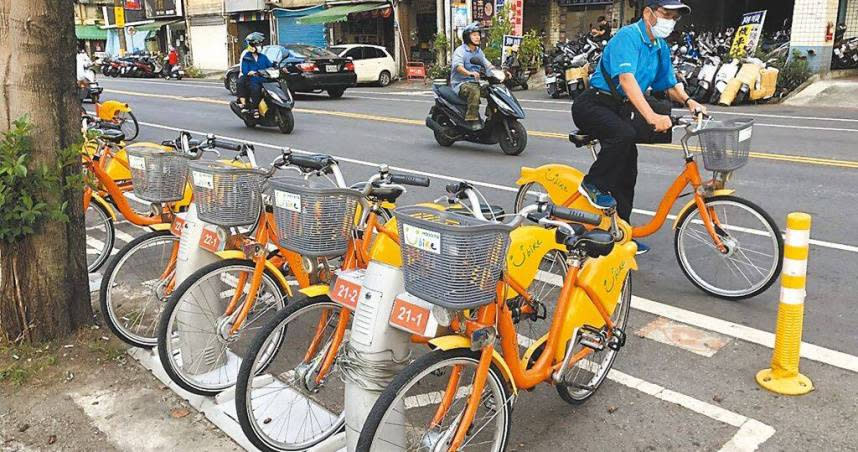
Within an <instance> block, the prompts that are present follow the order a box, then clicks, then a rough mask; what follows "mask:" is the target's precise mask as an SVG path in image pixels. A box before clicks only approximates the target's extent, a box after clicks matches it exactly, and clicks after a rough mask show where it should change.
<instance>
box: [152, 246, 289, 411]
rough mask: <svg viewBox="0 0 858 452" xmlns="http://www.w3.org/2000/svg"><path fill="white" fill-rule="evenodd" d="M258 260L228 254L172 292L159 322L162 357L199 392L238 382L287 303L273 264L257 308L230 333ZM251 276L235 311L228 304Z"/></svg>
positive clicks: (177, 377) (211, 391)
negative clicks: (253, 347)
mask: <svg viewBox="0 0 858 452" xmlns="http://www.w3.org/2000/svg"><path fill="white" fill-rule="evenodd" d="M253 272H254V263H253V261H249V260H244V259H225V260H222V261H220V262H215V263H213V264H210V265H207V266H205V267H203V268H201V269H199V270H197V271H196V272H194V273H193V274H192V275H191V276H189V277H188V278H187V279H185V281H183V282H182V284H181V285H179V287H178V288H177V289H176V290H175V292H173V294H172V295H171V296H170V300H169V301H168V302H167V306H166V308H165V309H164V312H163V313H162V314H161V319H160V321H159V322H158V333H157V334H158V357H159V358H160V360H161V365H163V366H164V370H165V371H166V372H167V375H169V376H170V378H171V379H172V380H173V381H174V382H175V383H176V384H177V385H179V386H180V387H182V388H183V389H185V390H187V391H190V392H192V393H194V394H199V395H208V396H212V395H216V394H217V393H219V392H221V391H223V390H224V389H227V388H229V387H231V386H233V385H234V384H235V382H236V379H237V378H238V368H239V366H240V365H241V359H240V358H239V357H240V356H244V354H245V352H246V351H247V349H248V347H249V346H250V344H251V342H252V341H253V339H254V338H255V337H256V335H257V334H258V333H259V331H260V330H261V328H262V326H263V325H264V324H265V323H266V322H267V321H268V320H269V319H271V318H272V317H273V316H274V315H275V313H276V312H277V311H279V310H280V309H283V307H284V306H285V304H286V300H285V298H286V297H285V296H284V295H283V293H282V292H281V288H280V286H279V285H278V283H277V279H276V278H275V277H274V275H273V274H271V273H270V272H269V271H268V270H267V269H266V270H265V273H264V274H263V275H262V282H261V284H260V287H259V291H258V293H257V295H256V299H255V300H254V302H253V303H254V304H253V307H252V308H251V309H250V312H249V313H248V315H247V318H246V319H245V320H244V322H243V323H242V325H241V328H239V330H238V331H237V332H236V333H235V334H230V329H231V327H232V325H233V323H234V320H235V315H237V312H239V311H240V310H241V308H242V307H243V306H244V304H245V303H246V302H247V295H248V292H249V290H250V281H251V279H252V277H253ZM241 281H246V282H245V283H244V284H243V285H242V289H241V292H239V293H240V295H239V298H238V303H237V305H236V308H235V311H234V313H233V315H230V316H227V315H226V314H225V313H226V308H227V306H228V305H229V303H230V301H231V300H232V298H233V295H234V294H235V293H236V290H238V287H239V285H240V284H241V283H240V282H241Z"/></svg>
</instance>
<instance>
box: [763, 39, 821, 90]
mask: <svg viewBox="0 0 858 452" xmlns="http://www.w3.org/2000/svg"><path fill="white" fill-rule="evenodd" d="M772 66H774V67H776V68H778V69H779V70H780V73H779V74H778V90H779V91H780V92H781V93H783V94H789V93H791V92H792V91H793V90H795V89H796V88H798V87H799V86H801V84H802V83H804V82H806V81H807V79H809V78H810V76H811V75H813V72H811V70H810V68H809V67H808V64H807V58H803V57H802V56H801V53H799V51H798V50H793V52H792V57H791V58H789V59H788V60H786V61H784V59H783V58H781V59H779V60H778V61H776V62H774V63H773V64H772Z"/></svg>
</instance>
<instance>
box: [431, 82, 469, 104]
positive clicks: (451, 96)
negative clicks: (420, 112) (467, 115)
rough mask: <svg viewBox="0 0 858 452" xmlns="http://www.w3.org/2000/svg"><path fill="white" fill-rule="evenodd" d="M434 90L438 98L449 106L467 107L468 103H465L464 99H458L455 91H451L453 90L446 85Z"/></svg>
mask: <svg viewBox="0 0 858 452" xmlns="http://www.w3.org/2000/svg"><path fill="white" fill-rule="evenodd" d="M435 89H436V92H437V93H438V95H439V96H441V97H442V98H443V99H444V100H446V101H447V102H450V103H451V104H454V105H468V103H467V102H465V99H462V98H461V97H459V95H458V94H456V92H455V91H453V88H450V87H449V86H447V85H442V86H438V87H437V88H435Z"/></svg>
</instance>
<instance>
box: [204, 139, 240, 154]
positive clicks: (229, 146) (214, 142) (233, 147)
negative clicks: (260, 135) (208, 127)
mask: <svg viewBox="0 0 858 452" xmlns="http://www.w3.org/2000/svg"><path fill="white" fill-rule="evenodd" d="M209 144H210V146H211V147H213V148H221V149H226V150H228V151H235V152H241V150H242V149H244V146H245V145H243V144H239V143H233V142H231V141H223V140H220V139H218V138H215V137H211V138H210V139H209Z"/></svg>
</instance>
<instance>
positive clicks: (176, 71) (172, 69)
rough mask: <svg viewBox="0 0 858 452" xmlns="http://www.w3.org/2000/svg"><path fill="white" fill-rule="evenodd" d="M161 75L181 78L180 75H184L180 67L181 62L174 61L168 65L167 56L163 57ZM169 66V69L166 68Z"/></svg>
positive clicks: (169, 77) (168, 77)
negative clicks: (174, 62)
mask: <svg viewBox="0 0 858 452" xmlns="http://www.w3.org/2000/svg"><path fill="white" fill-rule="evenodd" d="M161 67H162V68H163V69H162V70H161V76H162V77H164V78H165V79H171V78H174V79H176V80H181V79H182V77H184V76H185V70H184V69H183V68H182V63H176V64H174V65H172V66H170V63H169V57H164V60H163V61H162V62H161ZM168 68H169V69H168Z"/></svg>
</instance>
